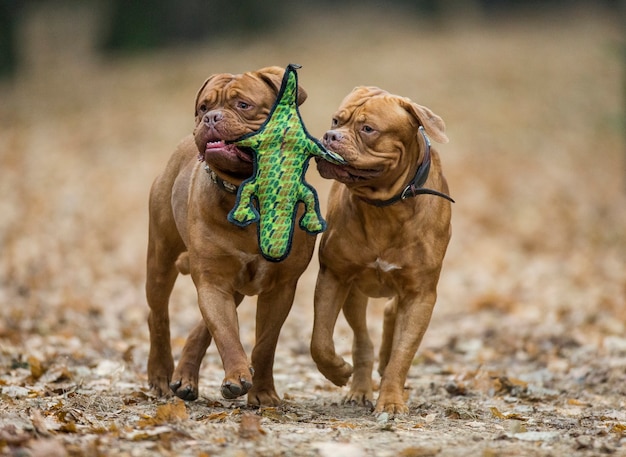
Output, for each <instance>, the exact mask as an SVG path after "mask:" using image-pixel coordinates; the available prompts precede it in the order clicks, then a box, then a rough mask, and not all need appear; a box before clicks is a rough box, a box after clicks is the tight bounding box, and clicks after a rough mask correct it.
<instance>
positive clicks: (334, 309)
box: [311, 266, 352, 386]
mask: <svg viewBox="0 0 626 457" xmlns="http://www.w3.org/2000/svg"><path fill="white" fill-rule="evenodd" d="M349 292H350V286H349V285H347V284H345V283H343V282H341V281H339V280H338V278H337V277H336V276H335V275H334V274H333V273H331V272H330V271H329V270H328V269H327V268H325V267H324V266H321V267H320V271H319V274H318V276H317V284H316V285H315V299H314V309H315V312H314V319H313V335H312V337H311V355H312V356H313V360H314V361H315V363H316V365H317V368H318V370H320V372H321V373H322V374H323V375H324V376H326V378H328V379H329V380H330V381H332V382H333V383H334V384H336V385H338V386H344V385H346V384H347V383H348V380H349V379H350V376H351V375H352V366H351V365H350V364H349V363H347V362H346V361H345V360H344V359H343V358H342V357H340V356H339V355H337V352H336V351H335V343H334V341H333V334H334V332H335V324H336V322H337V317H338V316H339V311H340V310H341V308H342V306H343V304H344V302H345V301H346V297H347V296H348V293H349Z"/></svg>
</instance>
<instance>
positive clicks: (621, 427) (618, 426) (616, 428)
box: [611, 424, 626, 434]
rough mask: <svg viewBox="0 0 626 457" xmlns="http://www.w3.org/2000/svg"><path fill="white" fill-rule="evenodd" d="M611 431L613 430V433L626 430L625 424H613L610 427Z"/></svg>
mask: <svg viewBox="0 0 626 457" xmlns="http://www.w3.org/2000/svg"><path fill="white" fill-rule="evenodd" d="M611 432H613V433H620V434H622V433H624V432H626V424H615V425H614V426H613V427H612V428H611Z"/></svg>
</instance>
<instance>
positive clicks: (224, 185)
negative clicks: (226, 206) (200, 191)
mask: <svg viewBox="0 0 626 457" xmlns="http://www.w3.org/2000/svg"><path fill="white" fill-rule="evenodd" d="M204 171H206V172H207V173H208V175H209V178H211V181H213V182H214V183H215V184H217V187H219V188H220V189H222V190H223V191H225V192H228V193H229V194H236V193H237V191H238V190H239V186H237V185H235V184H233V183H230V182H228V181H224V180H223V179H222V178H220V177H219V176H217V173H215V172H214V171H213V170H211V168H210V167H209V166H208V165H207V164H206V163H205V164H204Z"/></svg>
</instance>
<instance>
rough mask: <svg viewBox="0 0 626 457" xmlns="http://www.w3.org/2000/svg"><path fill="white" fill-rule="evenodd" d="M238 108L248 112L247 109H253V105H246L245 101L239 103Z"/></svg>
mask: <svg viewBox="0 0 626 457" xmlns="http://www.w3.org/2000/svg"><path fill="white" fill-rule="evenodd" d="M237 108H239V109H244V110H247V109H250V108H252V105H251V104H250V103H246V102H244V101H238V102H237Z"/></svg>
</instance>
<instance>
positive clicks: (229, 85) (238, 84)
mask: <svg viewBox="0 0 626 457" xmlns="http://www.w3.org/2000/svg"><path fill="white" fill-rule="evenodd" d="M271 94H272V91H271V90H270V88H269V87H268V85H267V84H266V83H265V82H263V81H262V80H261V79H260V78H258V77H257V76H254V75H253V74H252V73H243V74H238V75H232V74H229V73H223V74H219V75H216V76H214V77H213V78H211V80H210V81H209V82H208V83H207V85H206V87H205V88H204V89H203V90H202V93H201V94H200V95H201V96H200V100H207V101H208V102H209V103H215V102H221V101H224V100H230V99H233V98H238V97H244V98H245V97H247V98H253V99H255V100H257V99H261V98H264V97H267V96H268V95H271Z"/></svg>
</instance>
